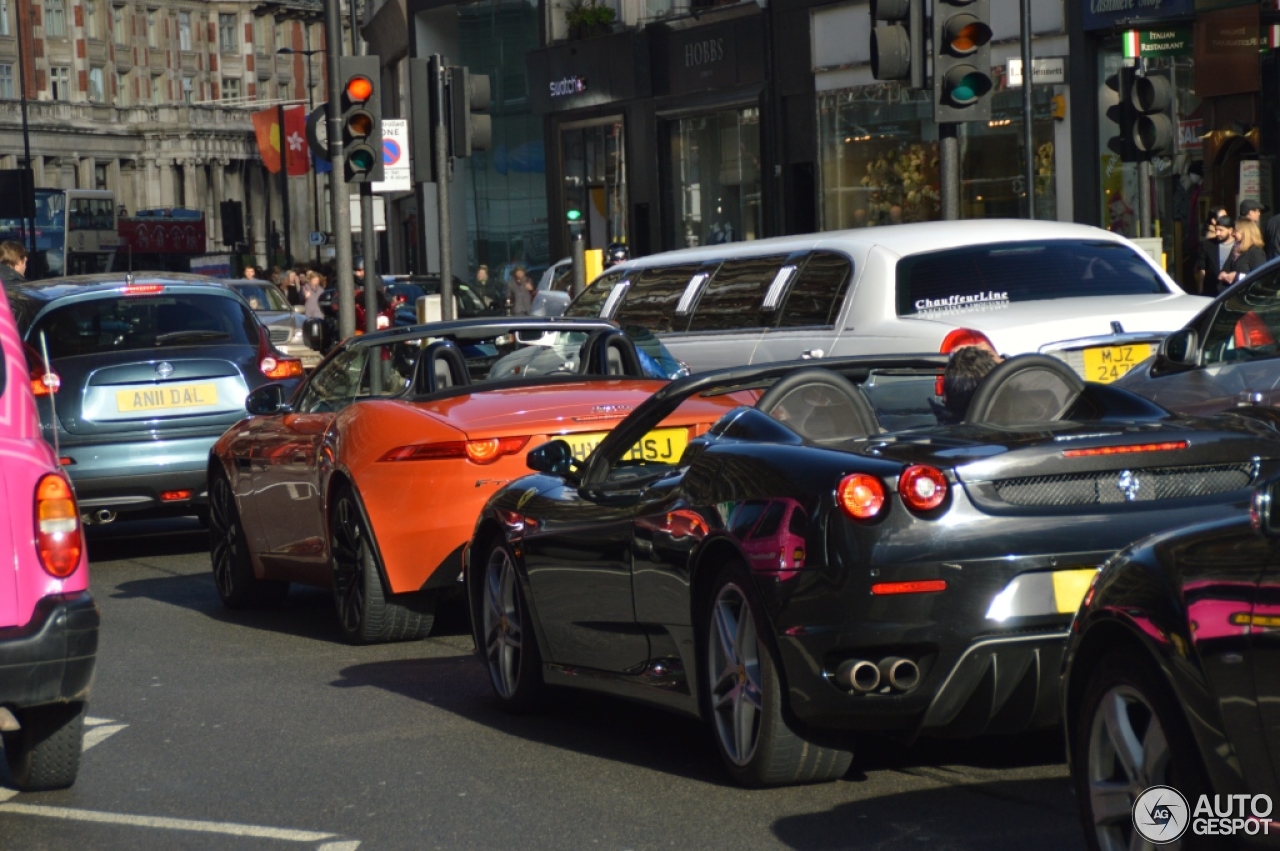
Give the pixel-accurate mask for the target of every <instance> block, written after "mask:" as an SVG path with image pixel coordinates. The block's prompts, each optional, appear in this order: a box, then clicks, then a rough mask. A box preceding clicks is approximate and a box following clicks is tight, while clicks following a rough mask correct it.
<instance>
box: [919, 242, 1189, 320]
mask: <svg viewBox="0 0 1280 851" xmlns="http://www.w3.org/2000/svg"><path fill="white" fill-rule="evenodd" d="M897 279H898V280H897V307H898V315H899V316H911V315H922V316H930V315H945V314H953V313H977V312H982V311H990V310H1001V309H1003V308H1005V307H1008V306H1009V305H1010V304H1014V303H1017V302H1024V301H1042V300H1046V299H1058V298H1092V297H1096V296H1114V295H1148V294H1160V293H1167V292H1169V289H1168V287H1167V286H1166V285H1165V283H1164V281H1163V280H1162V279H1161V277H1160V275H1159V274H1158V273H1157V272H1156V270H1155V269H1154V268H1152V267H1151V265H1150V264H1148V263H1147V262H1146V261H1145V260H1144V259H1143V258H1142V257H1141V256H1140V255H1139V254H1138V253H1137V251H1136V250H1134V249H1133V248H1130V247H1129V246H1128V245H1125V244H1123V243H1119V242H1103V241H1096V240H1070V239H1058V240H1049V241H1045V242H1034V243H1032V242H1012V243H1000V244H996V245H974V246H965V247H963V248H954V249H947V250H945V251H930V252H926V253H923V254H913V255H909V256H907V257H904V258H903V259H901V260H899V261H898V270H897Z"/></svg>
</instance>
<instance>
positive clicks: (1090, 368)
mask: <svg viewBox="0 0 1280 851" xmlns="http://www.w3.org/2000/svg"><path fill="white" fill-rule="evenodd" d="M1150 355H1151V346H1149V345H1148V344H1146V343H1134V344H1133V345H1129V346H1107V347H1105V348H1100V349H1085V350H1084V380H1085V381H1097V382H1100V383H1102V384H1110V383H1111V382H1112V381H1115V380H1116V379H1117V378H1119V377H1120V376H1122V375H1124V374H1125V373H1126V372H1128V371H1129V370H1131V369H1133V368H1134V367H1135V366H1137V365H1138V364H1140V363H1142V362H1143V361H1144V360H1146V359H1147V358H1148V357H1149V356H1150Z"/></svg>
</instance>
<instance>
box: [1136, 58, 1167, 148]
mask: <svg viewBox="0 0 1280 851" xmlns="http://www.w3.org/2000/svg"><path fill="white" fill-rule="evenodd" d="M1130 101H1131V102H1132V104H1133V146H1134V148H1136V149H1137V152H1138V157H1139V158H1140V159H1147V160H1150V159H1152V158H1154V157H1167V156H1170V155H1171V154H1172V153H1173V81H1172V80H1170V79H1169V73H1168V72H1167V71H1165V72H1152V73H1148V74H1146V75H1145V76H1142V77H1134V80H1133V91H1132V92H1131V93H1130Z"/></svg>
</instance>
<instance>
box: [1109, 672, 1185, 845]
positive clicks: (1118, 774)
mask: <svg viewBox="0 0 1280 851" xmlns="http://www.w3.org/2000/svg"><path fill="white" fill-rule="evenodd" d="M1170 756H1171V754H1170V751H1169V740H1168V738H1167V737H1166V736H1165V731H1164V728H1163V727H1162V726H1161V725H1160V718H1159V717H1158V716H1157V715H1156V713H1155V710H1154V709H1153V708H1152V707H1151V704H1150V703H1149V702H1148V701H1147V699H1146V698H1145V697H1144V696H1143V695H1142V693H1141V692H1139V691H1138V690H1137V689H1135V688H1134V687H1133V686H1129V685H1116V686H1113V687H1112V688H1111V689H1109V690H1108V691H1107V693H1106V694H1104V695H1103V696H1102V700H1101V701H1099V702H1098V706H1097V709H1096V710H1095V711H1094V715H1093V720H1092V722H1091V723H1090V729H1089V750H1088V756H1087V759H1088V764H1087V765H1086V766H1085V771H1086V772H1087V779H1088V783H1089V812H1090V814H1091V815H1092V817H1093V824H1094V832H1095V834H1096V835H1097V837H1098V845H1099V846H1100V847H1101V848H1102V849H1103V851H1120V849H1130V848H1143V849H1146V848H1153V847H1154V846H1152V845H1151V844H1150V843H1148V842H1146V841H1145V840H1144V839H1143V838H1142V837H1141V836H1140V835H1138V834H1137V831H1135V830H1134V827H1133V816H1132V813H1133V802H1134V800H1135V799H1136V798H1137V797H1138V796H1139V795H1141V794H1142V793H1143V791H1145V790H1146V789H1149V788H1150V787H1152V786H1158V785H1162V784H1167V783H1168V780H1169V769H1170ZM1181 845H1182V843H1181V841H1178V842H1173V843H1170V844H1168V845H1162V846H1160V847H1161V848H1169V849H1175V851H1176V849H1178V848H1180V847H1181Z"/></svg>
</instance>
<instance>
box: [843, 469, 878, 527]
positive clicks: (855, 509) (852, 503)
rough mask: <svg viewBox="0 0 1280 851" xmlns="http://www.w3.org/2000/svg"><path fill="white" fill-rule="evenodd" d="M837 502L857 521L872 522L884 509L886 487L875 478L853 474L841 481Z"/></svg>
mask: <svg viewBox="0 0 1280 851" xmlns="http://www.w3.org/2000/svg"><path fill="white" fill-rule="evenodd" d="M836 501H837V502H839V503H840V508H841V509H842V510H843V511H844V513H845V514H847V515H849V516H850V517H852V518H854V519H855V520H870V519H871V518H872V517H875V516H876V515H878V514H879V513H880V512H881V510H882V509H883V508H884V485H883V484H882V483H881V481H880V480H879V479H877V478H876V477H875V476H868V475H867V474H866V473H853V474H851V475H848V476H845V477H844V478H843V479H841V480H840V485H839V486H838V487H837V488H836Z"/></svg>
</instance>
